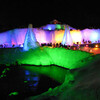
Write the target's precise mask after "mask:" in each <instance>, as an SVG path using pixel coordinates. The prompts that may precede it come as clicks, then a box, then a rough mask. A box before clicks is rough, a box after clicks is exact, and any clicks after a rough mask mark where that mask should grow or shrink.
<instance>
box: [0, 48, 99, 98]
mask: <svg viewBox="0 0 100 100" xmlns="http://www.w3.org/2000/svg"><path fill="white" fill-rule="evenodd" d="M0 51H1V52H0V53H1V54H0V64H6V65H7V66H9V64H16V61H17V64H29V65H51V64H54V65H58V66H61V67H64V68H67V69H66V70H68V71H67V72H66V77H65V81H64V82H63V83H62V85H60V86H58V87H56V88H54V89H52V88H49V90H48V91H47V92H45V93H42V94H40V95H38V96H32V97H29V98H26V100H100V95H99V92H100V89H99V87H100V55H95V56H94V55H93V54H90V53H87V52H83V51H73V50H66V49H64V48H46V47H43V48H37V49H35V50H30V51H27V52H23V51H22V50H21V49H18V48H17V49H14V48H13V49H0ZM27 69H28V68H27Z"/></svg>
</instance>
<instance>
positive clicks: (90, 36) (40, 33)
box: [0, 28, 100, 46]
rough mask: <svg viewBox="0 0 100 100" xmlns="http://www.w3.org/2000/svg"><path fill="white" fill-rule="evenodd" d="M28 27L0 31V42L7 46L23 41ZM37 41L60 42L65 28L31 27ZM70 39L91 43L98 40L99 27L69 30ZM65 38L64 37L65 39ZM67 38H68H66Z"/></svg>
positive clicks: (99, 37)
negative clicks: (44, 28)
mask: <svg viewBox="0 0 100 100" xmlns="http://www.w3.org/2000/svg"><path fill="white" fill-rule="evenodd" d="M27 29H28V28H22V29H13V30H9V31H6V32H2V33H0V44H3V45H4V44H7V45H8V46H12V45H16V46H19V45H20V44H23V43H24V39H25V35H26V33H27ZM32 29H33V32H34V34H35V37H36V39H37V41H38V42H39V43H40V44H41V43H50V42H52V43H60V42H62V40H63V37H64V32H65V31H67V29H66V30H43V29H40V28H32ZM70 34H71V37H72V41H73V42H74V43H76V42H80V43H82V41H83V39H84V40H85V41H88V40H90V41H91V42H92V43H94V42H95V41H98V40H99V41H100V29H84V30H75V29H73V30H70ZM67 38H68V37H67ZM65 40H66V39H65ZM67 40H68V39H67Z"/></svg>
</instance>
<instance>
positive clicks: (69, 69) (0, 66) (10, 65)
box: [0, 64, 70, 70]
mask: <svg viewBox="0 0 100 100" xmlns="http://www.w3.org/2000/svg"><path fill="white" fill-rule="evenodd" d="M1 66H4V67H9V66H36V67H48V66H56V67H60V68H63V69H66V70H70V69H69V68H65V67H62V66H59V65H55V64H51V65H33V64H9V66H7V65H6V64H0V67H1Z"/></svg>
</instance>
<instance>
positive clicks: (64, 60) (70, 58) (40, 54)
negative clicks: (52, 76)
mask: <svg viewBox="0 0 100 100" xmlns="http://www.w3.org/2000/svg"><path fill="white" fill-rule="evenodd" d="M85 59H88V61H91V59H92V55H91V54H90V53H87V52H83V51H74V50H67V49H65V48H48V47H40V48H37V49H33V50H29V51H27V52H23V51H21V50H19V49H18V48H13V49H4V50H2V54H1V57H0V64H15V62H16V61H17V62H18V63H19V64H30V65H51V64H54V65H58V66H62V67H65V68H69V69H73V68H79V67H82V66H83V65H84V64H85V62H86V61H85Z"/></svg>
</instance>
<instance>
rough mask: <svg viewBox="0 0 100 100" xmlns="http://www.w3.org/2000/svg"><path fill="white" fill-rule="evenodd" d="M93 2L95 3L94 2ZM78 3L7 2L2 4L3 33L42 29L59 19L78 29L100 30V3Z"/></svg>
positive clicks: (0, 26) (67, 0) (57, 0)
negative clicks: (29, 25) (20, 29)
mask: <svg viewBox="0 0 100 100" xmlns="http://www.w3.org/2000/svg"><path fill="white" fill-rule="evenodd" d="M92 1H93V0H92ZM92 1H91V2H88V1H87V2H86V1H82V0H80V2H79V0H78V2H76V1H72V0H53V1H52V0H45V1H43V0H41V1H40V0H36V1H35V0H33V1H30V0H28V1H24V2H23V1H21V0H20V1H19V2H18V0H16V1H15V0H13V2H10V1H9V0H5V1H3V2H1V3H0V31H4V30H8V29H13V28H20V27H27V26H28V24H29V23H32V24H33V27H41V26H43V25H46V24H48V23H49V22H50V21H52V20H54V19H57V20H59V21H60V22H62V23H65V24H69V25H70V26H72V27H75V28H79V29H81V28H91V27H93V28H100V7H99V2H94V1H93V2H92Z"/></svg>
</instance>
